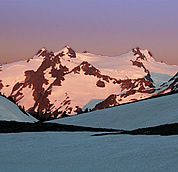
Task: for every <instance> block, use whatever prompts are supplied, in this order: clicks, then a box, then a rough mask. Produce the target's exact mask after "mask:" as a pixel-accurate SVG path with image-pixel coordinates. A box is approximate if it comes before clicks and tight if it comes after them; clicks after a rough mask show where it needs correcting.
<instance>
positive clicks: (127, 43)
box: [0, 0, 178, 65]
mask: <svg viewBox="0 0 178 172" xmlns="http://www.w3.org/2000/svg"><path fill="white" fill-rule="evenodd" d="M177 7H178V0H0V63H6V62H13V61H17V60H21V59H28V58H30V57H32V56H33V55H34V54H36V52H37V51H38V50H39V49H40V48H42V47H46V48H47V49H48V50H49V51H58V50H60V49H62V48H63V47H64V46H65V45H69V46H70V47H72V48H73V49H74V50H75V51H76V52H83V51H84V50H87V51H89V52H92V53H94V54H100V55H108V56H116V55H120V54H123V53H127V52H128V51H130V50H131V49H132V48H135V47H137V46H138V47H140V48H141V49H148V50H150V51H151V52H152V54H153V56H154V58H155V59H156V60H157V61H163V62H165V63H167V64H176V65H178V10H177Z"/></svg>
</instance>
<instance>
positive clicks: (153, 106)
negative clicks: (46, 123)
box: [52, 94, 178, 130]
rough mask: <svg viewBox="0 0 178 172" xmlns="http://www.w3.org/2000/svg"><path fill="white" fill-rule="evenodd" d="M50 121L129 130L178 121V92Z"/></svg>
mask: <svg viewBox="0 0 178 172" xmlns="http://www.w3.org/2000/svg"><path fill="white" fill-rule="evenodd" d="M52 122H56V123H60V124H70V125H79V126H90V127H103V128H115V129H129V130H131V129H137V128H145V127H152V126H157V125H161V124H168V123H175V122H178V94H174V95H168V96H163V97H159V98H154V99H149V100H144V101H140V102H135V103H131V104H126V105H121V106H116V107H112V108H107V109H104V110H98V111H93V112H90V113H84V114H80V115H75V116H71V117H68V118H63V119H56V120H53V121H52Z"/></svg>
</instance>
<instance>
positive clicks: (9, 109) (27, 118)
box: [0, 96, 37, 122]
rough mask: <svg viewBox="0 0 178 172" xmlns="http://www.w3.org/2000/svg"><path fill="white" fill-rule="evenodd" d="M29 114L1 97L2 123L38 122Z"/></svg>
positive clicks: (0, 112)
mask: <svg viewBox="0 0 178 172" xmlns="http://www.w3.org/2000/svg"><path fill="white" fill-rule="evenodd" d="M27 114H28V113H27ZM27 114H25V113H23V112H22V111H21V110H20V109H19V107H18V106H17V105H16V104H14V103H13V102H11V101H9V100H8V99H6V98H4V97H2V96H0V121H18V122H37V119H35V118H33V117H32V116H31V115H30V114H28V115H27Z"/></svg>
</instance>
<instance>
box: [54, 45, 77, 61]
mask: <svg viewBox="0 0 178 172" xmlns="http://www.w3.org/2000/svg"><path fill="white" fill-rule="evenodd" d="M54 55H59V56H61V57H62V56H67V57H70V58H76V52H75V51H74V50H73V49H72V48H71V47H70V46H68V45H67V46H65V47H64V48H63V49H62V50H60V51H57V52H55V53H54Z"/></svg>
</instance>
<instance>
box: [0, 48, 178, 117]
mask: <svg viewBox="0 0 178 172" xmlns="http://www.w3.org/2000/svg"><path fill="white" fill-rule="evenodd" d="M177 71H178V66H176V65H167V64H164V63H160V62H156V61H155V60H154V58H153V57H152V54H151V53H150V52H149V51H148V50H141V49H139V48H138V47H137V48H135V49H132V50H131V51H129V52H128V53H126V54H123V55H120V56H116V57H108V56H100V55H94V54H91V53H88V52H84V53H76V52H75V51H74V50H73V49H72V48H70V47H69V46H66V47H64V48H63V49H62V50H60V51H58V52H48V51H47V49H45V48H42V49H40V50H39V51H38V53H37V54H36V55H35V56H34V57H32V58H30V59H28V60H27V61H18V62H14V63H9V64H3V65H1V67H0V91H1V92H2V93H4V94H5V95H6V96H11V97H12V98H13V99H14V100H15V101H16V103H18V104H19V105H21V106H24V107H25V109H26V110H27V111H28V112H30V113H33V114H34V115H36V116H37V117H38V118H41V119H44V118H45V119H52V118H58V117H60V116H65V115H66V114H68V115H72V114H75V113H80V112H81V111H87V110H89V109H91V110H97V109H103V108H106V107H111V106H115V105H119V104H122V103H126V102H131V101H136V100H140V99H144V98H147V97H150V96H152V95H155V94H163V93H166V92H169V91H172V90H177V74H176V73H177Z"/></svg>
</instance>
